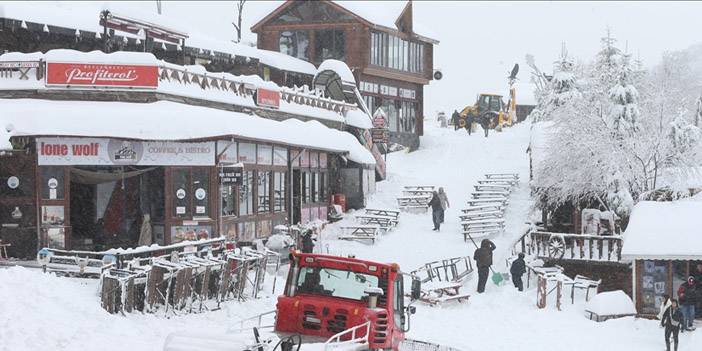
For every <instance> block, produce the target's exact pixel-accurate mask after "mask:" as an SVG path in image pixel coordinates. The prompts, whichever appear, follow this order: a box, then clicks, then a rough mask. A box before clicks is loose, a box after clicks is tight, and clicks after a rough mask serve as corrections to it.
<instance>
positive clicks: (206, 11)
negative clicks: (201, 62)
mask: <svg viewBox="0 0 702 351" xmlns="http://www.w3.org/2000/svg"><path fill="white" fill-rule="evenodd" d="M281 3H282V1H249V2H247V3H246V7H245V9H244V16H245V20H244V22H245V25H244V27H245V28H246V30H245V33H244V39H245V40H248V41H252V42H255V35H253V34H251V33H250V32H249V31H248V29H249V28H250V27H251V26H252V25H253V24H254V23H255V22H257V21H258V20H259V19H261V18H263V17H264V16H265V15H266V14H268V13H269V12H271V11H272V10H274V9H275V8H276V7H278V6H279V5H280V4H281ZM152 4H153V5H151V6H153V7H152V8H153V10H154V11H155V8H156V6H155V2H153V3H152ZM140 5H141V6H147V5H146V4H140ZM367 6H369V7H370V8H377V10H378V11H383V10H384V8H383V2H382V1H369V2H367ZM163 12H164V15H169V17H171V16H173V17H175V18H178V19H182V20H183V21H185V22H186V23H187V25H188V26H192V28H196V29H197V30H198V31H199V32H206V33H208V34H211V35H212V36H213V37H217V38H222V39H231V38H233V36H234V30H233V27H232V25H231V22H232V20H233V18H234V13H235V12H234V2H225V1H221V2H206V1H198V2H185V1H180V2H164V3H163ZM701 14H702V3H699V2H670V1H668V2H649V1H645V2H630V1H627V2H502V3H496V2H451V1H447V2H438V1H432V2H423V1H415V2H414V20H415V22H420V23H421V25H422V27H426V28H430V30H431V31H432V33H427V34H430V35H431V36H434V37H435V39H437V40H439V41H440V42H441V43H440V44H439V45H438V46H437V47H436V48H435V51H434V61H435V62H434V65H435V68H440V69H441V70H442V71H443V73H444V79H443V80H441V81H433V82H432V83H431V84H430V85H429V86H428V87H427V88H426V90H425V92H426V106H425V115H426V116H427V117H431V116H433V115H434V114H435V111H436V110H439V109H441V110H446V111H453V109H458V108H462V107H464V106H465V105H467V104H472V103H473V102H474V101H475V96H476V94H478V93H480V92H493V93H502V94H506V93H507V83H506V75H507V72H508V71H509V70H510V69H511V67H512V65H514V63H519V64H520V65H521V66H522V69H521V72H520V74H519V78H521V81H520V84H519V86H518V91H517V101H518V102H521V103H530V102H533V96H532V92H531V89H532V88H531V86H530V85H529V84H528V75H529V72H528V68H527V67H526V65H525V64H524V63H523V62H524V57H525V55H526V54H527V53H531V54H533V55H534V56H535V58H536V62H537V64H539V66H540V67H542V69H550V67H551V64H552V62H553V61H554V60H555V59H556V58H557V57H558V54H559V53H560V50H561V43H562V42H565V43H566V45H567V47H568V51H569V52H570V53H571V54H572V55H574V56H576V57H579V58H582V59H590V58H591V57H592V56H593V55H594V54H595V53H596V52H597V50H598V48H599V44H600V42H599V39H600V37H602V36H604V35H605V33H606V28H607V27H609V28H610V29H611V31H612V34H613V36H615V37H616V38H617V39H618V40H619V43H620V44H621V46H622V48H624V46H625V44H628V45H627V46H628V49H629V52H631V53H633V54H634V55H635V56H637V55H638V56H640V58H641V59H642V60H643V61H644V63H645V64H646V65H649V66H650V65H653V64H655V63H657V62H658V61H659V59H660V57H661V54H662V53H663V52H664V51H670V50H680V49H684V48H687V47H689V46H691V45H693V44H696V43H699V42H702V35H701V33H702V21H701V20H700V16H701ZM420 34H422V33H420Z"/></svg>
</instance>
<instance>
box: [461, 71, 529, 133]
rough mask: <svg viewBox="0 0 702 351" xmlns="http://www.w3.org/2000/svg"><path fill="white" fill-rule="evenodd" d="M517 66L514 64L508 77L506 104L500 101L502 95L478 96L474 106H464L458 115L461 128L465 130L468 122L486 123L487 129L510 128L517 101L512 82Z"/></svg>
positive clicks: (515, 78)
mask: <svg viewBox="0 0 702 351" xmlns="http://www.w3.org/2000/svg"><path fill="white" fill-rule="evenodd" d="M518 72H519V65H518V64H515V65H514V68H512V72H511V74H510V75H509V77H508V78H507V79H508V83H509V100H508V101H507V104H505V103H504V101H503V100H502V95H497V94H480V95H478V98H477V99H476V102H475V104H474V105H469V106H466V107H465V108H464V109H463V110H462V111H461V113H460V119H459V121H458V123H459V126H460V127H461V128H467V126H466V124H467V123H468V121H472V122H473V123H479V124H482V123H483V122H484V123H487V124H488V128H498V129H499V128H504V127H509V126H511V125H512V124H513V123H514V122H515V121H516V112H517V100H516V90H515V88H514V82H515V81H516V80H517V73H518Z"/></svg>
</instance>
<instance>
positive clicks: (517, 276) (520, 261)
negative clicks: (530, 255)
mask: <svg viewBox="0 0 702 351" xmlns="http://www.w3.org/2000/svg"><path fill="white" fill-rule="evenodd" d="M509 273H510V274H511V275H512V283H514V287H515V288H517V289H518V290H519V291H524V283H523V282H522V275H524V273H526V262H524V253H523V252H520V253H519V257H517V259H516V260H514V262H512V267H510V269H509Z"/></svg>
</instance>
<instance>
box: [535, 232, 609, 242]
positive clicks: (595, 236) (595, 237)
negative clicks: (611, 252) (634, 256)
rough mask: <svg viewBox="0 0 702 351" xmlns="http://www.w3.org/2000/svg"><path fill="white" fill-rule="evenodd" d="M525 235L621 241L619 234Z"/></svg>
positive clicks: (547, 233) (539, 233)
mask: <svg viewBox="0 0 702 351" xmlns="http://www.w3.org/2000/svg"><path fill="white" fill-rule="evenodd" d="M527 234H530V235H549V236H550V235H558V236H561V237H563V238H576V239H616V240H621V239H623V236H622V235H619V234H613V235H592V234H577V233H556V232H543V231H533V232H530V233H527ZM525 235H526V234H525Z"/></svg>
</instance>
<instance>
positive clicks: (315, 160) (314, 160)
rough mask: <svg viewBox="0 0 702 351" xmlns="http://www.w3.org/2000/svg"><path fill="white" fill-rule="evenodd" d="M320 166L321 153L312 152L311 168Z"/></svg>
mask: <svg viewBox="0 0 702 351" xmlns="http://www.w3.org/2000/svg"><path fill="white" fill-rule="evenodd" d="M317 167H319V154H318V153H316V152H310V168H317Z"/></svg>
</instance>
